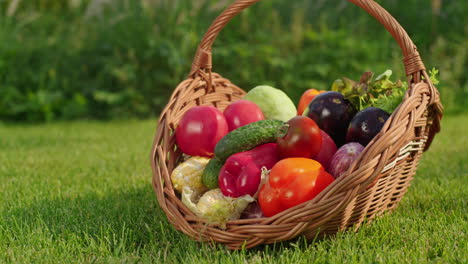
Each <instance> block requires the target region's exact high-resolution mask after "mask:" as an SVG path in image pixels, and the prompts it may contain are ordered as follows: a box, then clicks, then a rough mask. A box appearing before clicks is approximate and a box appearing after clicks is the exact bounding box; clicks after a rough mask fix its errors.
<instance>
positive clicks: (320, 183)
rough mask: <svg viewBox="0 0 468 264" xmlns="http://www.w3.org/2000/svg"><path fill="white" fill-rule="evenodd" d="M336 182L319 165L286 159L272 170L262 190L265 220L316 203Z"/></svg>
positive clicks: (297, 159) (304, 160) (260, 192)
mask: <svg viewBox="0 0 468 264" xmlns="http://www.w3.org/2000/svg"><path fill="white" fill-rule="evenodd" d="M333 181H334V178H333V177H332V176H331V175H330V174H328V173H327V172H326V171H325V169H324V168H323V166H322V165H321V164H320V163H319V162H318V161H315V160H312V159H307V158H288V159H283V160H281V161H279V162H278V163H276V164H275V166H273V168H271V171H270V176H269V178H268V181H267V182H266V183H265V184H264V185H263V186H262V187H261V188H260V191H259V194H258V202H259V204H260V208H261V209H262V212H263V214H264V215H265V216H273V215H275V214H277V213H279V212H282V211H284V210H286V209H288V208H291V207H293V206H296V205H298V204H301V203H303V202H306V201H309V200H311V199H313V198H314V197H315V196H317V194H319V193H320V192H321V191H322V190H323V189H325V187H327V186H328V185H329V184H330V183H332V182H333Z"/></svg>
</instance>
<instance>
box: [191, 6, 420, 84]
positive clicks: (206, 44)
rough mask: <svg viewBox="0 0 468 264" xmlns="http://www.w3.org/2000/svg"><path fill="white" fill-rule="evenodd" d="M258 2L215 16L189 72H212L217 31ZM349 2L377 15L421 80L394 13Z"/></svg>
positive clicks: (414, 50) (407, 66)
mask: <svg viewBox="0 0 468 264" xmlns="http://www.w3.org/2000/svg"><path fill="white" fill-rule="evenodd" d="M259 1H261V0H237V1H235V2H234V3H233V4H231V5H230V6H229V7H228V8H226V9H225V10H224V11H223V12H222V13H221V15H219V16H218V17H217V18H216V19H215V21H214V22H213V23H212V24H211V26H210V27H209V29H208V31H207V32H206V33H205V36H204V37H203V39H202V41H201V43H200V45H199V46H198V50H197V52H196V55H195V58H194V60H193V63H192V70H191V72H190V75H193V74H194V73H197V72H200V71H201V70H203V69H206V70H209V71H211V67H212V65H211V48H212V46H213V43H214V41H215V39H216V37H217V36H218V34H219V33H220V32H221V30H223V28H224V27H225V26H226V25H227V24H228V23H229V21H231V19H233V18H234V17H235V16H237V15H238V14H239V13H240V12H241V11H242V10H244V9H246V8H247V7H249V6H251V5H253V4H255V3H256V2H259ZM348 1H349V2H351V3H353V4H355V5H358V6H359V7H361V8H362V9H364V10H365V11H367V13H369V14H370V15H372V16H373V17H375V18H376V19H377V20H378V21H379V22H380V23H381V24H383V26H384V27H385V28H386V29H387V31H388V32H390V34H392V36H393V38H394V39H395V40H396V41H397V42H398V44H399V45H400V48H401V50H402V52H403V57H404V59H403V64H404V67H405V71H406V75H407V76H408V79H409V81H410V80H411V79H413V80H414V81H416V82H419V80H420V71H421V70H425V67H424V64H423V62H422V59H421V57H420V55H419V53H418V51H417V48H416V46H415V45H414V43H413V41H412V40H411V39H410V37H409V36H408V34H407V33H406V31H405V30H404V29H403V28H402V27H401V25H400V24H399V23H398V22H397V21H396V20H395V18H393V17H392V15H390V14H389V13H388V12H387V11H386V10H385V9H384V8H383V7H381V6H380V5H379V4H377V3H376V2H374V1H373V0H348ZM411 77H413V78H411Z"/></svg>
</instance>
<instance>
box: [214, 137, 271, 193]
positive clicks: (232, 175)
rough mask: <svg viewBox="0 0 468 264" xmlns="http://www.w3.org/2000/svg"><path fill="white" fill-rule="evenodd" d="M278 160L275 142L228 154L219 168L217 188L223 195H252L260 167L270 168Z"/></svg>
mask: <svg viewBox="0 0 468 264" xmlns="http://www.w3.org/2000/svg"><path fill="white" fill-rule="evenodd" d="M279 160H280V158H279V153H278V148H277V144H275V143H268V144H264V145H260V146H258V147H256V148H254V149H252V150H248V151H244V152H240V153H237V154H234V155H232V156H230V157H229V158H228V159H227V160H226V163H224V166H223V167H222V168H221V171H220V173H219V177H218V184H219V188H220V189H221V191H222V192H223V194H224V195H226V196H230V197H240V196H242V195H246V194H250V195H252V196H253V195H254V194H255V193H256V192H257V191H258V186H259V185H260V180H261V174H262V167H266V168H267V169H271V168H272V167H273V165H275V163H277V162H278V161H279Z"/></svg>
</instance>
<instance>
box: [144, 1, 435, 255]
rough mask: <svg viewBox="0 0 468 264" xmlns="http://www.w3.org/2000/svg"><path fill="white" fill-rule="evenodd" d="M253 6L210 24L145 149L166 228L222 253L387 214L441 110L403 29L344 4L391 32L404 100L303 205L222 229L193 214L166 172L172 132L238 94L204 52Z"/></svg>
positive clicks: (174, 154)
mask: <svg viewBox="0 0 468 264" xmlns="http://www.w3.org/2000/svg"><path fill="white" fill-rule="evenodd" d="M258 1H260V0H238V1H236V2H234V3H233V4H232V5H230V6H229V7H228V8H227V9H226V10H225V11H223V12H222V14H221V15H220V16H219V17H217V18H216V19H215V21H214V22H213V24H212V25H211V26H210V28H209V29H208V31H207V33H206V34H205V36H204V37H203V39H202V41H201V43H200V45H199V47H198V50H197V52H196V55H195V58H194V60H193V64H192V69H191V71H190V74H189V77H188V78H187V79H186V80H184V81H182V82H181V83H180V84H179V85H178V86H177V87H176V88H175V90H174V92H173V94H172V96H171V97H170V99H169V102H168V103H167V105H166V107H165V108H164V110H163V111H162V113H161V116H160V119H159V122H158V127H157V131H156V136H155V139H154V143H153V150H152V156H151V164H152V169H153V187H154V190H155V193H156V197H157V199H158V202H159V204H160V206H161V208H162V210H163V211H164V212H165V214H166V216H167V218H168V220H169V222H170V223H171V224H172V225H173V226H174V227H175V228H176V229H178V230H180V231H182V232H183V233H185V234H187V235H188V236H190V237H192V238H193V239H196V240H199V241H216V242H219V243H223V244H225V245H226V246H227V247H228V248H231V249H237V248H240V247H246V248H250V247H254V246H257V245H260V244H269V243H274V242H278V241H284V240H289V239H292V238H295V237H297V236H299V235H304V236H305V237H306V238H307V239H312V238H314V237H316V236H317V235H318V234H319V235H325V234H333V233H335V232H337V231H338V230H343V229H347V228H351V229H353V230H358V228H359V227H360V226H361V225H362V224H363V222H364V221H365V220H366V221H367V222H370V221H372V220H373V219H374V218H375V217H377V216H379V215H381V214H383V213H384V212H387V211H391V210H394V209H395V208H396V207H397V205H398V204H399V202H400V200H401V198H402V197H403V195H404V194H405V193H406V191H407V189H408V187H409V185H410V182H411V180H412V178H413V176H414V174H415V172H416V168H417V165H418V162H419V160H420V158H421V155H422V153H423V151H424V150H426V149H427V148H428V147H429V145H430V143H431V142H432V140H433V138H434V135H435V134H436V133H437V132H438V131H439V130H440V119H441V117H442V113H443V107H442V105H441V103H440V98H439V92H438V91H437V89H436V88H435V86H434V85H433V84H432V83H431V82H430V79H429V76H428V74H427V72H426V70H425V67H424V64H423V62H422V59H421V57H420V55H419V53H418V51H417V48H416V46H415V45H414V43H413V42H412V41H411V39H410V38H409V36H408V34H407V33H406V31H405V30H404V29H403V28H402V27H401V26H400V24H398V22H397V21H396V20H395V19H394V18H393V17H392V16H391V15H390V14H389V13H388V12H387V11H386V10H385V9H383V8H382V7H381V6H380V5H378V4H377V3H375V2H374V1H372V0H350V2H352V3H354V4H356V5H358V6H360V7H361V8H362V9H364V10H365V11H367V12H368V13H369V14H371V15H372V16H374V17H375V18H376V19H377V20H378V21H379V22H380V23H381V24H382V25H383V26H384V27H385V28H386V29H387V31H388V32H390V33H391V34H392V36H393V37H394V39H395V40H396V41H397V42H398V44H399V46H400V48H401V50H402V53H403V65H404V67H405V71H406V74H407V76H408V84H409V88H408V91H407V93H406V95H405V97H404V100H403V101H402V103H401V104H400V105H399V107H398V108H397V109H396V110H395V111H394V113H393V114H392V115H391V116H390V118H389V119H388V120H387V122H386V123H385V125H384V127H383V128H382V130H381V131H380V133H379V134H378V135H377V136H376V137H375V138H374V139H373V140H372V141H371V142H370V143H369V144H368V145H367V147H366V148H365V149H364V151H363V152H362V153H361V155H360V156H359V158H358V159H357V160H356V161H355V162H354V163H353V164H351V166H350V168H349V169H348V171H347V172H346V173H345V175H344V176H342V177H340V178H339V179H337V180H336V181H334V182H333V183H332V184H330V185H329V186H328V187H327V188H326V189H325V190H323V191H322V192H321V193H320V194H319V195H317V196H316V197H315V198H314V199H312V200H311V201H308V202H305V203H303V204H300V205H297V206H295V207H293V208H290V209H288V210H286V211H283V212H281V213H279V214H277V215H275V216H273V217H269V218H259V219H240V220H233V221H230V222H228V223H227V226H226V229H220V228H219V227H218V226H213V225H210V224H208V223H207V222H206V221H205V220H204V219H202V218H199V217H197V216H196V215H195V214H193V213H192V212H191V211H190V210H189V209H188V208H187V207H186V206H185V205H183V203H182V202H181V201H180V197H179V196H178V194H177V193H176V192H175V191H174V188H173V186H172V184H171V180H170V174H171V172H172V170H173V169H174V168H175V166H176V165H177V164H178V163H179V162H180V161H181V160H182V153H181V151H180V150H179V149H178V148H177V146H176V143H175V136H174V130H175V127H176V126H177V124H178V122H179V121H180V119H181V118H182V116H183V115H184V113H185V112H186V111H187V110H189V109H190V108H192V107H194V106H198V105H213V106H215V107H217V108H218V109H220V110H224V109H225V107H226V106H227V105H229V104H230V103H231V102H234V101H236V100H239V99H240V98H242V96H243V95H244V94H245V92H244V91H243V90H242V89H241V88H239V87H237V86H236V85H234V84H233V83H232V82H231V81H229V80H228V79H225V78H223V77H222V76H221V75H219V74H217V73H215V72H213V71H212V67H213V66H212V61H211V48H212V45H213V43H214V41H215V39H216V37H217V35H218V34H219V33H220V32H221V30H222V29H223V28H224V27H225V26H226V25H227V23H228V22H229V21H230V20H231V19H232V18H233V17H235V16H236V15H237V14H239V13H240V12H241V11H242V10H244V9H245V8H248V7H249V6H251V5H253V4H254V3H256V2H258Z"/></svg>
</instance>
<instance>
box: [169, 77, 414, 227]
mask: <svg viewBox="0 0 468 264" xmlns="http://www.w3.org/2000/svg"><path fill="white" fill-rule="evenodd" d="M390 76H391V71H389V70H388V71H386V72H385V73H383V74H382V75H380V76H378V77H377V78H375V79H373V73H371V72H366V73H364V75H363V76H362V77H361V79H360V81H359V82H355V81H352V80H350V79H347V78H341V79H338V80H336V81H335V82H333V84H332V87H331V90H332V91H323V90H316V89H309V90H307V91H305V92H304V94H303V95H302V97H301V99H300V102H299V104H298V107H297V110H296V106H295V105H294V103H293V102H292V101H291V99H290V98H289V97H288V96H287V95H286V94H285V93H284V92H283V91H281V90H279V89H276V88H273V87H271V86H266V85H262V86H257V87H255V88H253V89H252V90H250V91H249V93H247V94H246V95H245V96H244V98H243V99H242V100H238V101H236V102H233V103H231V104H230V105H229V106H227V108H226V109H225V110H224V112H221V111H219V110H218V109H216V108H215V107H212V106H197V107H193V108H191V109H189V110H188V111H187V112H186V113H185V114H184V115H183V116H182V118H181V120H180V122H179V124H178V125H177V127H176V131H175V137H176V143H177V146H178V147H179V148H180V150H181V151H182V152H183V153H184V154H186V155H187V156H186V160H185V161H184V162H182V163H181V164H179V165H178V166H177V167H176V168H175V169H174V170H173V172H172V175H171V181H172V184H173V187H174V189H175V190H176V191H177V192H178V193H179V194H180V195H181V198H182V202H183V203H184V204H185V205H186V206H187V207H188V208H189V209H190V210H191V211H192V212H193V213H194V214H196V215H197V216H199V217H202V218H204V219H205V220H206V221H207V222H208V223H212V224H217V225H219V226H220V227H221V228H223V227H225V225H226V222H227V221H229V220H233V219H239V218H258V217H270V216H274V215H276V214H278V213H280V212H282V211H284V210H287V209H289V208H291V207H294V206H296V205H299V204H301V203H304V202H306V201H309V200H311V199H313V198H314V197H316V196H317V195H318V194H319V193H320V192H321V191H323V190H324V189H325V188H326V187H327V186H328V185H329V184H331V183H332V182H333V181H334V180H335V179H338V178H340V177H345V175H346V171H347V170H348V169H349V166H350V165H351V164H352V163H353V162H355V161H356V160H357V159H358V158H359V156H360V154H361V152H362V151H363V150H364V148H365V146H366V145H367V144H369V142H370V141H372V139H373V138H374V137H375V136H376V135H377V134H378V133H379V132H380V130H381V129H382V127H383V126H384V124H385V122H386V121H387V119H388V118H389V117H390V113H391V112H392V111H393V110H394V109H395V108H396V107H397V105H396V103H395V102H397V101H398V102H401V99H402V96H403V95H404V92H405V91H406V86H405V83H403V82H400V81H397V82H392V81H390V80H389V78H390ZM379 106H382V107H381V108H380V107H379ZM382 108H383V109H382Z"/></svg>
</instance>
